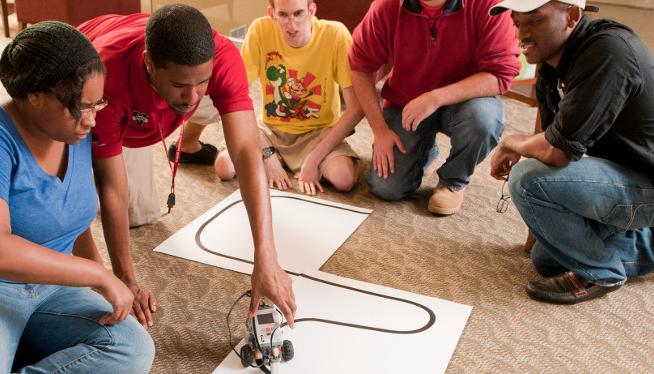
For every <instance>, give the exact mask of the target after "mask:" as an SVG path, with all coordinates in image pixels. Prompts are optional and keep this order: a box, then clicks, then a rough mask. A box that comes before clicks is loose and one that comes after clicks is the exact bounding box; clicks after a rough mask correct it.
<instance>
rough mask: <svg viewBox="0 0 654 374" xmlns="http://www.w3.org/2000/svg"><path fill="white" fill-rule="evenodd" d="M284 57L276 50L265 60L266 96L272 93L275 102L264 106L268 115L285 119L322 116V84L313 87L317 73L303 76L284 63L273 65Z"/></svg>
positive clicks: (304, 118) (308, 73)
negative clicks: (320, 112)
mask: <svg viewBox="0 0 654 374" xmlns="http://www.w3.org/2000/svg"><path fill="white" fill-rule="evenodd" d="M280 60H283V57H282V56H281V55H280V54H279V53H277V52H271V53H268V58H267V61H266V80H267V81H268V82H267V83H266V95H271V94H272V96H273V97H272V101H271V102H269V103H267V104H266V105H265V110H266V116H268V117H279V118H281V119H282V120H291V119H298V120H307V119H310V118H316V119H317V118H319V115H318V112H319V111H320V107H321V105H320V104H319V102H320V100H321V99H320V96H322V86H321V85H320V84H316V85H314V86H311V83H313V81H314V80H315V78H316V77H315V75H313V74H311V73H310V72H307V74H306V75H305V76H304V77H302V78H300V77H298V71H297V70H288V69H287V68H286V66H285V65H283V64H281V63H278V64H274V63H273V64H270V63H271V62H275V61H280Z"/></svg>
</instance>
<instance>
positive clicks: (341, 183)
mask: <svg viewBox="0 0 654 374" xmlns="http://www.w3.org/2000/svg"><path fill="white" fill-rule="evenodd" d="M329 183H331V184H332V186H334V188H335V189H336V190H337V191H340V192H348V191H351V190H352V189H353V188H354V183H355V181H354V174H352V173H349V172H343V173H339V174H336V175H334V176H333V177H331V178H330V179H329Z"/></svg>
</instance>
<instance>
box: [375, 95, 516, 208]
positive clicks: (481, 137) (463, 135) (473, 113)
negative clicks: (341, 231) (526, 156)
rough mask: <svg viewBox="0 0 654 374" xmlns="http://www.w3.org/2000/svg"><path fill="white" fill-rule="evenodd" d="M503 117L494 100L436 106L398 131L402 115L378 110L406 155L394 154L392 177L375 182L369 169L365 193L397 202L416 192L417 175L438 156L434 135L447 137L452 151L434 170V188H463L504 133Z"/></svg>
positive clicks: (388, 110) (499, 106)
mask: <svg viewBox="0 0 654 374" xmlns="http://www.w3.org/2000/svg"><path fill="white" fill-rule="evenodd" d="M503 115H504V112H503V110H502V103H501V102H500V100H499V99H498V98H497V97H480V98H475V99H471V100H468V101H464V102H462V103H460V104H454V105H448V106H445V107H442V108H440V109H438V110H437V111H435V112H434V113H432V114H431V115H430V116H429V117H427V118H426V119H425V120H424V121H422V123H421V124H420V126H418V128H417V129H416V131H407V130H405V129H403V128H402V110H401V109H395V108H390V109H384V119H385V120H386V123H387V124H388V126H389V127H390V129H391V130H393V131H394V132H395V133H396V134H397V135H398V136H399V137H400V140H401V141H402V143H404V146H405V147H406V151H407V152H406V153H404V154H403V153H401V152H400V151H399V150H398V149H397V148H395V149H394V151H393V154H394V157H395V172H394V173H392V174H389V176H388V178H387V179H384V178H383V177H379V176H378V175H377V172H376V171H375V170H373V168H372V166H371V168H370V171H369V173H368V178H367V182H368V185H369V186H370V191H371V192H372V193H373V194H375V195H377V196H379V197H380V198H382V199H384V200H391V201H392V200H400V199H402V198H404V197H406V196H408V195H409V194H411V193H413V192H414V191H415V190H417V189H418V187H420V183H421V182H422V176H423V170H424V168H425V167H426V166H428V165H429V164H430V163H431V161H433V160H434V159H435V158H436V157H437V156H438V145H437V144H436V143H435V140H436V133H437V132H442V133H444V134H445V135H447V136H449V137H450V142H451V144H452V149H451V151H450V154H449V156H448V158H447V160H446V161H445V163H444V164H443V165H442V166H441V167H440V168H439V169H438V171H437V173H438V177H439V184H440V185H443V186H447V187H449V188H451V189H453V190H461V189H463V188H464V187H465V186H466V185H467V184H468V183H469V181H470V176H471V175H472V173H473V172H474V171H475V167H476V166H477V165H478V164H479V163H480V162H482V161H483V160H484V158H485V157H486V156H487V155H488V153H489V152H490V151H491V150H492V149H493V148H494V147H495V146H496V145H497V143H498V142H499V140H500V137H501V136H502V131H503V130H504V122H503Z"/></svg>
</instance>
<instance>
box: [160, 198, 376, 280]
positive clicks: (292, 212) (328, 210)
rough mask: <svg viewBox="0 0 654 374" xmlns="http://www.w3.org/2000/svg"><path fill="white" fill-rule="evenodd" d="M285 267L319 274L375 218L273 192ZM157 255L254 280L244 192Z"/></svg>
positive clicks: (192, 225) (162, 247)
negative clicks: (317, 271)
mask: <svg viewBox="0 0 654 374" xmlns="http://www.w3.org/2000/svg"><path fill="white" fill-rule="evenodd" d="M270 202H271V206H272V213H273V214H272V215H273V231H274V235H275V245H276V247H277V256H278V259H279V263H280V265H281V266H282V267H283V268H284V269H285V270H286V271H289V272H292V273H303V272H307V271H311V270H317V269H319V268H320V267H321V266H322V264H323V263H325V261H327V260H328V259H329V257H330V256H331V255H332V254H333V253H334V252H335V251H336V250H337V249H338V247H340V246H341V245H342V244H343V243H344V242H345V240H347V238H348V237H349V236H350V235H352V233H353V232H354V231H355V230H356V229H357V227H359V225H360V224H361V223H362V222H363V221H364V220H365V219H366V218H367V217H368V215H369V214H370V213H371V212H372V211H371V210H369V209H364V208H358V207H354V206H349V205H345V204H339V203H334V202H330V201H327V200H322V199H317V198H313V197H309V196H304V195H299V194H294V193H289V192H282V191H276V190H271V191H270ZM155 252H161V253H165V254H169V255H172V256H177V257H182V258H185V259H188V260H192V261H198V262H202V263H205V264H209V265H213V266H218V267H221V268H224V269H230V270H234V271H238V272H241V273H246V274H252V261H253V259H254V244H253V242H252V234H251V231H250V224H249V221H248V216H247V213H246V210H245V206H244V204H243V201H242V198H241V194H240V191H239V190H236V191H235V192H234V193H232V194H231V195H229V196H228V197H227V198H225V199H224V200H223V201H221V202H220V203H218V204H217V205H216V206H214V207H213V208H211V209H209V211H207V212H206V213H204V214H202V215H201V216H200V217H198V218H197V219H195V220H194V221H193V222H191V223H190V224H188V225H187V226H186V227H184V228H183V229H181V230H180V231H178V232H177V233H175V234H174V235H173V236H171V237H170V238H168V239H166V240H165V241H164V242H163V243H161V244H160V245H159V246H158V247H157V248H155Z"/></svg>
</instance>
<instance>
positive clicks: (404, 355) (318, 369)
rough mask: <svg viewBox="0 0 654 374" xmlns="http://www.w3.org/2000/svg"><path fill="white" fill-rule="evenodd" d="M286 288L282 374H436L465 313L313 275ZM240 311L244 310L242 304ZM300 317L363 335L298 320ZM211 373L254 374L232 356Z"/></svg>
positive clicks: (466, 310)
mask: <svg viewBox="0 0 654 374" xmlns="http://www.w3.org/2000/svg"><path fill="white" fill-rule="evenodd" d="M293 289H294V290H295V297H296V301H297V305H298V309H297V315H296V325H295V328H294V329H293V330H291V329H290V328H288V327H284V328H283V330H282V331H283V339H287V340H290V341H291V342H292V343H293V347H294V350H295V357H294V358H293V359H292V360H290V361H288V362H283V363H281V364H280V366H279V369H280V371H279V372H280V373H283V374H307V373H311V374H323V373H324V374H335V373H338V374H341V373H343V374H349V373H356V374H365V373H370V374H379V373H388V374H399V373H411V374H422V373H425V374H427V373H429V374H433V373H442V372H444V371H445V369H446V368H447V365H448V363H449V361H450V358H451V357H452V354H453V353H454V349H455V348H456V345H457V342H458V341H459V338H460V336H461V333H462V332H463V328H464V327H465V325H466V322H467V320H468V317H469V316H470V311H471V310H472V307H470V306H467V305H462V304H456V303H453V302H450V301H446V300H441V299H436V298H433V297H427V296H421V295H416V294H412V293H409V292H404V291H398V290H395V289H391V288H387V287H381V286H376V285H372V284H369V283H364V282H360V281H355V280H351V279H346V278H341V277H337V276H334V275H330V274H327V273H322V272H318V271H314V272H310V273H308V274H303V275H300V276H299V277H297V278H296V279H295V280H294V282H293ZM242 304H244V305H243V306H242V307H244V308H247V302H245V301H243V302H242ZM304 318H312V319H324V320H330V321H337V322H340V323H346V324H351V325H358V326H359V327H360V326H364V327H367V328H368V329H362V328H359V327H352V326H343V325H336V324H330V323H325V322H317V321H302V319H304ZM230 322H231V324H232V325H236V324H243V323H244V321H235V320H233V321H230ZM239 338H240V337H239ZM242 343H243V342H241V343H240V344H239V345H238V346H237V350H239V349H240V346H241V344H242ZM214 373H216V374H237V373H238V374H255V373H261V371H259V370H258V369H255V368H244V367H243V366H242V365H241V361H240V359H239V358H238V356H237V355H236V354H235V353H234V352H231V353H230V354H229V355H228V356H227V358H226V359H225V360H224V361H223V362H222V363H221V364H220V366H218V368H216V370H215V371H214Z"/></svg>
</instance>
